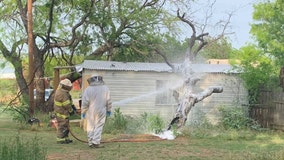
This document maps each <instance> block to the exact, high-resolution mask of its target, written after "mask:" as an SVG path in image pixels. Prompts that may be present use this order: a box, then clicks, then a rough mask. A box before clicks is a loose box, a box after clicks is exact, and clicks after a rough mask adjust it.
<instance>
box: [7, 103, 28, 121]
mask: <svg viewBox="0 0 284 160" xmlns="http://www.w3.org/2000/svg"><path fill="white" fill-rule="evenodd" d="M7 111H8V112H9V113H10V115H11V116H12V119H13V120H14V121H16V122H18V123H26V122H27V121H28V119H29V106H28V105H21V106H10V107H8V108H7Z"/></svg>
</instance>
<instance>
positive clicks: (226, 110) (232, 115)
mask: <svg viewBox="0 0 284 160" xmlns="http://www.w3.org/2000/svg"><path fill="white" fill-rule="evenodd" d="M219 111H220V112H221V125H222V126H223V127H224V128H225V129H237V130H239V129H245V128H251V129H257V128H259V127H258V125H257V124H256V123H255V122H254V121H253V120H252V119H251V118H250V117H249V114H248V108H246V107H220V108H219Z"/></svg>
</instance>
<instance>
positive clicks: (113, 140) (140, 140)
mask: <svg viewBox="0 0 284 160" xmlns="http://www.w3.org/2000/svg"><path fill="white" fill-rule="evenodd" d="M68 130H69V133H70V134H71V135H72V137H74V138H75V139H76V140H78V141H80V142H82V143H88V141H85V140H82V139H80V138H78V137H77V136H76V135H75V134H74V133H73V132H72V130H71V128H70V125H68ZM163 140H164V139H161V138H159V139H111V140H107V141H101V143H111V142H152V141H163Z"/></svg>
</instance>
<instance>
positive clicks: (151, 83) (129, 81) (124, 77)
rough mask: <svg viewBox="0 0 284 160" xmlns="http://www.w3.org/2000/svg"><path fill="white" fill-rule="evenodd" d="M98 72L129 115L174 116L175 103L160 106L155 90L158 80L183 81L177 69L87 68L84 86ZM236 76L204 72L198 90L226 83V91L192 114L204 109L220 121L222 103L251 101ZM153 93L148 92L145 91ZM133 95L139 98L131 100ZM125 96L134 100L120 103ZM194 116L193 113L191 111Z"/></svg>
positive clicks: (167, 117) (198, 104) (199, 106)
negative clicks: (119, 69) (219, 111)
mask: <svg viewBox="0 0 284 160" xmlns="http://www.w3.org/2000/svg"><path fill="white" fill-rule="evenodd" d="M94 73H97V74H101V75H102V76H103V79H104V81H105V83H106V85H107V86H108V87H109V88H110V91H111V96H112V101H113V103H114V105H113V107H114V108H117V107H120V110H121V112H122V113H123V114H125V115H137V116H138V115H141V114H142V113H143V112H147V113H157V114H160V115H161V116H162V117H164V118H165V119H169V118H172V117H173V116H174V112H175V107H174V106H173V105H168V106H156V105H155V94H151V93H153V92H154V91H155V90H156V80H172V81H176V82H177V83H178V81H180V80H181V79H180V77H178V76H177V75H176V74H174V73H167V72H150V71H147V72H146V71H145V72H143V71H139V72H135V71H108V70H103V71H100V70H98V71H96V70H90V69H84V70H83V79H82V80H83V87H82V88H83V89H84V88H85V87H86V86H87V81H86V79H87V77H90V76H91V75H92V74H94ZM234 80H235V77H234V76H232V75H228V74H216V73H214V74H213V73H211V74H203V76H202V77H201V80H200V81H199V82H197V85H196V87H195V88H194V90H195V93H198V92H201V91H203V90H204V89H206V88H207V87H209V86H217V85H220V86H223V93H214V94H212V95H211V96H210V97H207V98H205V99H204V100H203V101H201V102H199V103H197V104H196V105H195V107H194V108H193V110H192V111H191V113H190V114H192V113H195V112H194V110H196V109H198V110H200V111H202V112H204V113H205V114H206V116H207V118H209V120H211V122H213V123H214V122H216V121H217V120H218V107H219V106H221V105H231V106H233V105H234V104H235V99H236V97H238V98H239V99H240V100H241V101H240V103H241V104H246V103H247V99H246V97H247V92H246V90H245V89H244V88H243V86H242V84H237V83H235V81H234ZM147 94H148V95H149V96H145V95H147ZM131 98H134V99H135V98H136V99H135V100H134V101H131ZM122 100H130V101H129V102H127V103H118V102H120V101H122ZM190 116H191V117H192V116H193V115H190Z"/></svg>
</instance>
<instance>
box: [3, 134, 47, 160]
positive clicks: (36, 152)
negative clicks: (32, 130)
mask: <svg viewBox="0 0 284 160" xmlns="http://www.w3.org/2000/svg"><path fill="white" fill-rule="evenodd" d="M39 144H40V143H39V139H38V138H37V137H35V138H34V139H31V140H30V141H28V142H26V141H25V142H24V141H23V139H21V138H20V137H19V136H16V137H15V139H12V140H11V139H9V140H5V139H3V138H1V143H0V157H1V159H5V160H16V159H17V160H30V159H33V160H42V159H46V155H47V153H46V149H45V148H43V147H41V146H40V145H39Z"/></svg>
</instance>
